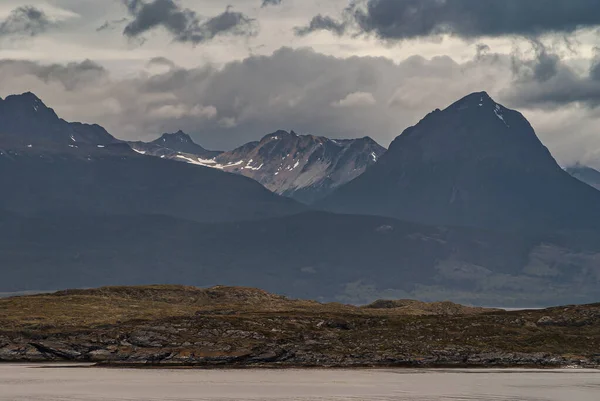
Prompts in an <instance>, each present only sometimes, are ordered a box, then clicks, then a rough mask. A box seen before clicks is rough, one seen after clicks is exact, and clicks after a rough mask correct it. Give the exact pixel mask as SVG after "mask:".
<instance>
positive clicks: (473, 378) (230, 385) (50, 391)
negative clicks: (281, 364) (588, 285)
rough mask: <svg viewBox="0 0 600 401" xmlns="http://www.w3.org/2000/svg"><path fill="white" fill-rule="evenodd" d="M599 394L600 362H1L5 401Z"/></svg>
mask: <svg viewBox="0 0 600 401" xmlns="http://www.w3.org/2000/svg"><path fill="white" fill-rule="evenodd" d="M46 366H48V365H46ZM598 394H600V371H593V370H546V371H542V370H400V369H398V370H390V369H386V370H122V369H98V368H89V369H88V368H81V369H72V368H56V369H55V368H45V367H44V368H38V367H36V366H35V365H0V400H3V401H4V400H7V401H8V400H11V401H17V400H18V401H21V400H28V401H30V400H31V401H38V400H39V401H41V400H43V401H50V400H51V401H66V400H82V401H109V400H110V401H118V400H127V401H137V400H144V401H150V400H161V401H163V400H223V401H225V400H296V401H300V400H319V401H325V400H365V401H366V400H398V401H402V400H420V401H445V400H453V401H457V400H478V401H488V400H489V401H509V400H510V401H597V400H598Z"/></svg>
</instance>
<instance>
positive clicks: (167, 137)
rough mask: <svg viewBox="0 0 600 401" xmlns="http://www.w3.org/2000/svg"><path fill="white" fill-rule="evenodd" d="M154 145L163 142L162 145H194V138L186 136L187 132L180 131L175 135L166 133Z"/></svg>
mask: <svg viewBox="0 0 600 401" xmlns="http://www.w3.org/2000/svg"><path fill="white" fill-rule="evenodd" d="M153 142H154V143H157V142H162V143H170V142H180V143H194V141H193V140H192V138H191V137H190V136H189V135H188V134H186V133H185V132H183V131H182V130H179V131H177V132H174V133H164V134H162V135H161V137H160V138H158V139H156V140H154V141H153Z"/></svg>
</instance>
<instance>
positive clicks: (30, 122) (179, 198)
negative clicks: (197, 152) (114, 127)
mask: <svg viewBox="0 0 600 401" xmlns="http://www.w3.org/2000/svg"><path fill="white" fill-rule="evenodd" d="M0 186H2V188H10V190H7V191H4V192H3V194H2V197H0V210H4V211H6V212H14V213H18V214H22V215H26V216H32V215H40V214H46V213H62V214H73V213H84V214H85V213H92V214H102V215H107V214H112V215H130V214H133V215H143V214H146V215H154V214H159V215H166V216H173V217H177V218H184V219H191V220H195V221H203V222H208V221H210V222H214V221H235V220H246V219H256V218H266V217H275V216H281V215H287V214H291V213H296V212H299V211H302V210H304V209H305V208H304V206H302V205H300V204H299V203H297V202H294V201H293V200H291V199H288V198H283V197H280V196H277V195H275V194H273V193H272V192H270V191H268V190H267V189H265V188H264V187H263V186H262V185H260V184H258V183H257V182H255V181H254V180H251V179H248V178H246V177H240V176H237V175H232V174H227V173H224V172H222V171H218V170H215V169H211V168H198V167H197V166H191V165H188V164H185V163H177V162H174V161H171V160H160V159H157V158H150V157H145V156H143V155H140V154H138V153H136V152H135V151H133V150H132V149H131V147H130V146H129V145H128V144H127V143H125V142H123V141H120V140H117V139H115V138H114V137H113V136H112V135H110V134H109V133H108V132H106V130H104V129H103V128H101V127H99V126H97V125H86V124H79V123H68V122H66V121H64V120H62V119H60V118H58V116H57V115H56V113H55V112H54V111H53V110H52V109H50V108H48V107H46V106H45V105H44V103H43V102H42V101H41V100H40V99H38V98H37V97H36V96H35V95H33V94H31V93H26V94H24V95H21V96H9V97H7V98H6V99H5V100H2V101H0ZM239 199H243V200H244V201H240V200H239Z"/></svg>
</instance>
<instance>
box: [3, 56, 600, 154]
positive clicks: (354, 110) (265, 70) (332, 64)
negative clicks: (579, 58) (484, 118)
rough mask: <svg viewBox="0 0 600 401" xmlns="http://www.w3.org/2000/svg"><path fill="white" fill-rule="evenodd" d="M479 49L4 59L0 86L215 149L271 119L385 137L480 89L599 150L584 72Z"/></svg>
mask: <svg viewBox="0 0 600 401" xmlns="http://www.w3.org/2000/svg"><path fill="white" fill-rule="evenodd" d="M477 54H478V55H477V56H475V57H474V58H473V59H472V60H470V61H467V62H464V63H457V62H455V61H454V60H452V59H451V58H450V57H435V58H433V59H431V60H427V59H424V58H422V57H419V56H414V57H411V58H409V59H407V60H405V61H403V62H401V63H399V64H396V63H394V62H392V61H390V60H388V59H385V58H372V57H352V58H336V57H331V56H325V55H322V54H319V53H316V52H314V51H312V50H310V49H299V50H294V49H290V48H282V49H280V50H278V51H277V52H275V53H274V54H272V55H270V56H253V57H249V58H247V59H245V60H243V61H241V62H232V63H229V64H227V65H225V66H223V67H222V68H217V67H215V66H211V65H205V66H200V67H198V68H192V69H186V68H181V67H177V66H176V65H175V64H174V63H172V62H170V61H169V60H167V59H162V58H155V59H153V60H151V62H150V63H149V65H150V66H155V65H157V66H163V67H167V70H166V71H165V70H164V68H163V69H161V72H159V73H144V74H140V75H138V76H137V77H133V78H131V77H130V78H116V77H113V76H111V74H110V73H109V72H108V71H107V70H105V69H104V68H102V67H101V66H99V65H97V64H95V63H93V62H91V61H85V62H83V63H79V64H78V63H71V64H65V65H40V64H38V63H34V62H24V61H14V60H13V61H11V60H5V61H2V62H0V82H2V94H3V95H6V94H8V93H14V92H22V91H25V90H32V91H34V92H35V93H37V94H38V95H39V96H41V97H42V99H43V100H45V101H46V102H47V103H48V104H49V105H50V106H54V107H55V108H56V110H57V112H58V113H59V114H61V115H63V116H64V117H66V118H68V119H71V120H84V121H86V122H97V123H100V124H102V125H104V126H106V128H108V129H109V131H110V132H112V133H113V134H114V135H116V136H118V137H122V138H126V139H144V140H150V139H154V138H155V137H156V136H158V135H159V134H160V133H162V132H167V131H177V130H178V129H183V130H184V131H187V132H188V133H190V134H191V135H192V136H194V138H195V139H196V140H198V141H199V142H200V143H201V144H202V145H204V146H207V147H209V148H215V149H229V148H232V147H234V146H237V145H240V144H242V143H245V142H248V141H252V140H256V139H258V138H260V137H261V136H263V135H265V134H267V133H269V132H273V131H275V130H277V129H294V130H296V131H297V132H302V133H313V134H319V135H326V136H330V137H333V138H345V137H362V136H365V135H369V136H372V137H373V138H374V139H376V140H378V141H379V142H381V143H382V144H384V145H387V144H388V143H389V142H390V141H391V140H392V139H393V138H394V137H395V136H397V135H399V134H400V133H401V132H402V131H403V130H404V129H405V128H406V127H408V126H410V125H413V124H415V123H416V122H417V121H418V120H419V119H421V118H422V117H423V116H424V115H425V114H427V113H428V112H430V111H431V110H433V109H435V108H443V107H446V106H447V105H449V104H450V103H452V102H453V101H455V100H456V99H458V98H460V97H462V96H464V95H466V94H468V93H470V92H475V91H480V90H487V91H488V92H489V93H490V94H492V95H493V96H494V97H495V98H496V100H498V101H500V102H503V103H505V104H506V105H507V106H509V107H511V106H512V107H519V108H520V109H521V110H522V111H524V112H525V114H526V116H527V117H528V118H530V119H531V121H532V123H533V124H534V127H535V128H536V129H537V131H538V134H539V135H540V137H541V138H542V140H543V141H544V142H545V143H546V144H547V145H548V146H549V147H550V149H551V150H552V151H553V152H554V153H555V155H556V156H558V158H559V160H560V161H561V162H563V163H565V164H568V163H571V162H575V161H588V159H591V158H593V157H596V156H600V155H596V156H595V155H594V152H593V150H594V149H600V138H598V136H597V135H594V133H595V132H594V130H593V127H594V126H596V124H597V123H598V119H599V118H600V115H599V114H600V113H599V112H598V111H597V110H596V109H594V108H593V107H592V104H587V103H585V102H586V101H587V100H588V99H589V98H591V97H593V96H592V93H594V90H595V91H596V92H595V94H600V84H595V86H594V87H592V88H591V89H590V88H588V89H584V84H588V83H590V82H591V79H592V78H591V76H588V75H575V71H574V70H573V68H572V67H570V66H569V65H567V64H565V63H564V62H560V63H559V64H558V65H557V70H556V73H555V74H554V75H552V76H551V77H550V78H548V79H546V80H545V81H544V80H538V79H536V78H535V73H534V72H533V71H535V70H536V68H538V67H536V64H535V63H536V62H537V61H536V60H537V59H536V58H535V55H533V56H532V58H531V59H526V58H523V59H521V63H522V64H523V67H521V70H520V72H519V75H512V74H513V73H514V72H513V69H514V63H515V61H514V57H515V56H514V55H513V56H512V57H511V56H510V55H501V54H495V53H492V52H491V51H487V52H485V54H481V52H480V53H477ZM524 69H528V70H529V71H531V73H526V72H524ZM565 77H567V78H568V79H570V80H571V81H568V84H562V85H567V86H568V85H575V86H576V87H577V86H579V87H580V88H581V91H580V93H579V94H578V95H577V96H576V95H572V96H575V97H576V98H575V99H570V98H567V99H563V98H561V97H560V91H559V90H558V89H561V88H562V87H561V84H558V82H560V80H563V79H567V78H565ZM567 86H565V87H567ZM440 88H443V90H441V89H440ZM556 88H558V89H556ZM594 88H595V89H594ZM577 93H578V92H575V94H577ZM554 97H558V100H553V98H554ZM553 102H554V103H557V102H561V104H565V103H566V105H565V106H564V107H562V108H561V112H560V113H557V112H556V111H555V110H554V108H551V107H548V106H547V105H549V104H552V103H553ZM546 108H548V111H545V110H546Z"/></svg>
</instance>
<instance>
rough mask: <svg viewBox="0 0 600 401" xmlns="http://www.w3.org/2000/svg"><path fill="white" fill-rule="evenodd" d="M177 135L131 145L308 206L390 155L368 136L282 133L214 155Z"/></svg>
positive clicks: (141, 151) (139, 151)
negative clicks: (245, 180) (256, 185)
mask: <svg viewBox="0 0 600 401" xmlns="http://www.w3.org/2000/svg"><path fill="white" fill-rule="evenodd" d="M172 135H177V138H178V139H177V141H174V140H173V139H171V140H169V141H167V140H165V136H164V135H163V137H161V138H159V139H157V140H156V141H153V142H150V143H147V144H144V143H140V142H135V143H131V145H132V148H133V149H134V150H136V151H137V152H138V153H143V154H147V155H152V156H159V157H161V158H169V159H173V160H177V161H183V162H187V163H191V164H196V165H201V166H206V167H211V168H215V169H219V170H222V171H226V172H230V173H235V174H239V175H243V176H246V177H249V178H252V179H254V180H255V181H258V182H259V183H261V184H262V185H263V186H265V187H266V188H267V189H269V190H271V191H272V192H275V193H277V194H279V195H284V196H288V197H291V198H294V199H296V200H299V201H302V202H304V203H312V202H313V201H315V200H317V199H319V198H322V197H324V196H325V195H327V194H329V193H330V192H331V191H333V190H334V189H335V188H337V187H339V186H341V185H343V184H345V183H347V182H349V181H351V180H353V179H354V178H356V177H358V176H359V175H361V174H362V173H363V172H364V171H365V170H366V169H367V168H368V167H369V166H371V165H373V164H374V163H376V162H377V160H378V159H379V157H381V155H382V154H383V153H384V152H385V148H383V147H382V146H380V145H379V144H377V143H376V142H375V141H374V140H372V139H371V138H369V137H365V138H359V139H344V140H342V139H340V140H334V139H328V138H324V137H317V136H314V135H298V134H296V133H295V132H294V131H291V132H287V131H277V132H274V133H272V134H269V135H266V136H265V137H263V138H262V139H261V140H260V141H256V142H250V143H247V144H245V145H242V146H240V147H238V148H236V149H234V150H232V151H229V152H210V151H206V150H205V149H204V148H202V147H201V146H199V145H196V144H194V143H193V141H192V140H191V138H190V137H189V136H187V135H186V134H184V133H182V132H179V133H177V134H172ZM174 142H175V143H174ZM181 143H185V144H186V146H181Z"/></svg>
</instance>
